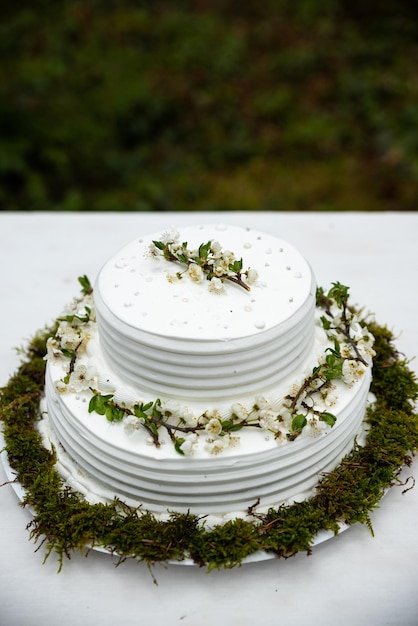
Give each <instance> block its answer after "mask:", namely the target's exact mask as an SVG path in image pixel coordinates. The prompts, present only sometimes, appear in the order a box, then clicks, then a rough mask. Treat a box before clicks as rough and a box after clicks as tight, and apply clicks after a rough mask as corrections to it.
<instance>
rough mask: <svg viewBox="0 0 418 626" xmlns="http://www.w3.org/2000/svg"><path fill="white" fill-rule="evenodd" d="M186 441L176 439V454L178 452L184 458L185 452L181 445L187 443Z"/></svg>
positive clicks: (181, 438) (180, 438)
mask: <svg viewBox="0 0 418 626" xmlns="http://www.w3.org/2000/svg"><path fill="white" fill-rule="evenodd" d="M185 441H186V440H185V439H184V438H183V437H176V438H175V439H174V449H175V451H176V452H178V453H179V454H181V455H182V456H184V452H183V450H182V449H181V447H180V446H181V445H182V444H183V443H184V442H185Z"/></svg>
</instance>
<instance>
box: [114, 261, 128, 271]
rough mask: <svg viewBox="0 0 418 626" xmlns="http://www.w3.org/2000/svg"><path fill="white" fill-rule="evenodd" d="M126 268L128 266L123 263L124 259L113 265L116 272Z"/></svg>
mask: <svg viewBox="0 0 418 626" xmlns="http://www.w3.org/2000/svg"><path fill="white" fill-rule="evenodd" d="M127 266H128V264H127V262H126V261H125V259H119V261H116V263H115V267H116V268H117V269H118V270H121V269H123V268H124V267H127Z"/></svg>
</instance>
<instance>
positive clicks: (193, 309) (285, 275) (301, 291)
mask: <svg viewBox="0 0 418 626" xmlns="http://www.w3.org/2000/svg"><path fill="white" fill-rule="evenodd" d="M180 236H181V241H187V242H188V245H189V246H190V247H191V248H197V247H198V246H199V245H200V244H201V243H205V242H206V241H208V240H214V239H215V238H218V239H219V242H220V244H221V245H222V247H223V248H227V249H229V250H232V251H233V252H234V253H235V256H236V258H238V259H239V258H240V257H242V258H243V264H244V267H251V268H253V269H256V270H257V271H258V273H259V279H258V281H257V283H256V285H254V286H253V287H252V288H251V291H250V292H247V291H245V290H244V289H243V288H241V287H239V286H236V285H233V284H232V283H226V285H225V292H224V293H222V294H214V293H212V292H210V291H209V289H208V286H207V281H203V282H201V283H193V282H191V280H190V279H187V278H184V279H182V280H178V281H176V282H174V283H170V282H168V280H167V276H168V275H171V274H175V273H176V272H177V271H178V270H179V269H181V268H180V267H179V266H178V265H177V264H174V263H170V262H168V261H166V260H164V259H155V258H153V257H152V256H151V255H150V254H149V246H150V244H151V242H152V241H153V240H158V239H159V238H160V237H161V233H156V234H153V235H149V236H147V237H144V238H142V239H138V240H135V241H133V242H132V243H130V244H128V245H127V246H126V247H125V248H123V250H121V251H120V252H119V253H118V254H116V255H115V256H114V257H113V258H112V259H111V260H110V261H109V262H108V263H107V264H106V265H105V266H104V267H103V269H102V270H101V272H100V274H99V277H98V280H97V282H96V286H95V302H96V312H97V321H98V325H99V329H100V341H101V344H102V348H103V352H104V355H105V357H106V358H107V360H108V363H109V364H110V365H111V366H112V368H113V369H114V370H115V371H116V372H117V373H118V374H119V375H120V376H121V377H122V378H124V379H125V380H126V381H127V382H129V383H132V384H133V385H135V387H137V388H138V389H139V390H140V391H141V392H143V393H147V392H148V393H150V394H152V395H154V396H157V397H160V396H161V395H162V396H169V397H172V398H179V399H185V400H187V401H190V400H191V399H192V400H197V401H202V402H205V403H207V402H208V401H210V402H212V401H214V402H219V401H222V400H225V399H229V398H231V397H237V396H240V395H242V394H251V393H252V394H254V393H260V392H262V391H263V390H265V389H269V388H270V387H272V386H276V385H277V384H278V383H280V382H281V381H282V380H284V378H285V377H286V376H287V375H288V374H289V373H290V372H292V371H295V370H296V368H297V367H298V366H299V365H300V363H301V362H302V361H303V360H304V359H305V358H306V356H307V355H308V354H309V352H310V350H311V348H312V342H313V316H314V307H315V283H314V278H313V275H312V272H311V269H310V267H309V265H308V263H307V262H306V261H305V259H304V258H303V257H302V256H301V255H300V254H299V252H298V251H297V250H295V249H294V248H293V247H292V246H291V245H290V244H288V243H286V242H283V241H281V240H279V239H276V238H274V237H271V236H269V235H265V234H263V233H259V232H257V231H252V230H246V229H243V228H238V227H232V226H229V227H225V228H224V229H222V230H220V231H218V230H217V228H216V227H214V226H213V225H212V226H202V227H199V228H196V227H194V228H190V227H189V228H184V229H181V231H180ZM218 236H219V237H218Z"/></svg>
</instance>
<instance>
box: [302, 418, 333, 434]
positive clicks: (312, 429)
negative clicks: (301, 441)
mask: <svg viewBox="0 0 418 626" xmlns="http://www.w3.org/2000/svg"><path fill="white" fill-rule="evenodd" d="M326 429H327V424H326V423H325V422H321V421H320V420H317V419H316V418H315V417H312V418H311V419H308V421H307V424H306V426H305V427H304V429H303V430H302V433H301V436H302V437H306V438H312V437H319V436H320V435H322V433H323V432H324V430H326Z"/></svg>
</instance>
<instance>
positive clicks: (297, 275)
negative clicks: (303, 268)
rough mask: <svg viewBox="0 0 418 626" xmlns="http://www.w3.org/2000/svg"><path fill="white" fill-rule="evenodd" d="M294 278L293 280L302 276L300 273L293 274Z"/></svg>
mask: <svg viewBox="0 0 418 626" xmlns="http://www.w3.org/2000/svg"><path fill="white" fill-rule="evenodd" d="M294 277H295V278H302V274H301V273H300V272H295V274H294Z"/></svg>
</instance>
